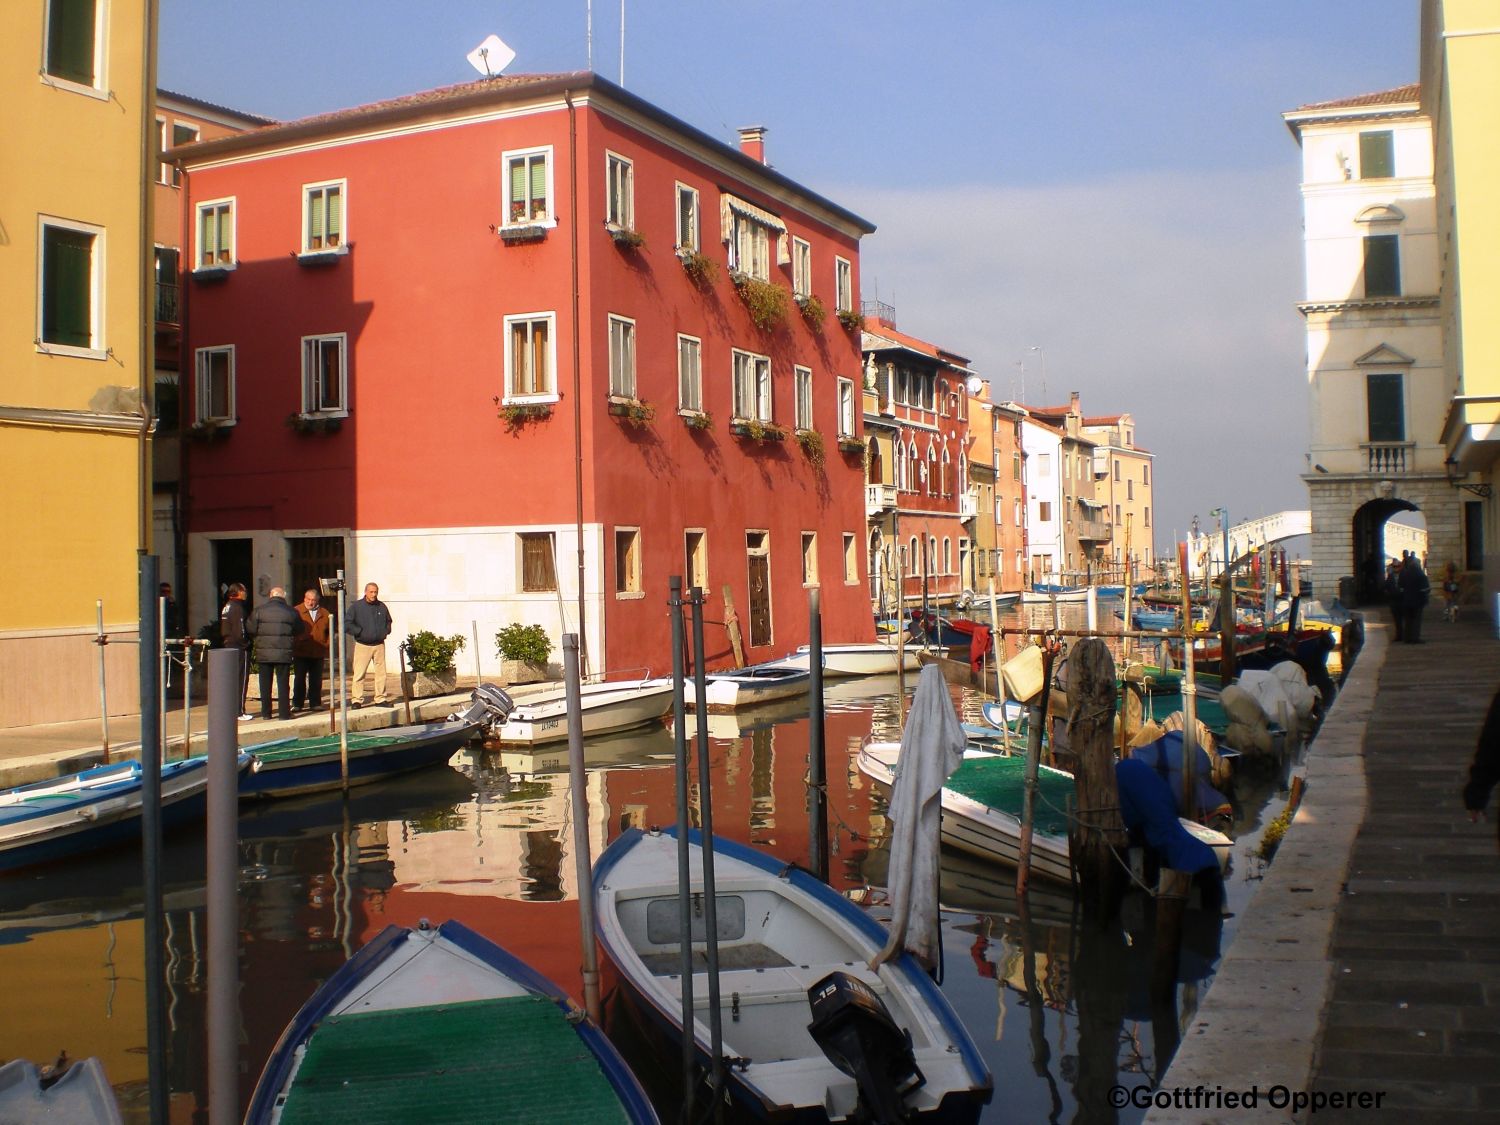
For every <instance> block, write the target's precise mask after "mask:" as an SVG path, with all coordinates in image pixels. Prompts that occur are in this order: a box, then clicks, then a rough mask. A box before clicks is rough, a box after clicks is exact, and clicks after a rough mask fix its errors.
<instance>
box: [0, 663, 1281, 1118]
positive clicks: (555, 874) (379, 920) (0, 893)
mask: <svg viewBox="0 0 1500 1125" xmlns="http://www.w3.org/2000/svg"><path fill="white" fill-rule="evenodd" d="M914 683H915V677H912V679H911V681H910V682H909V684H908V686H909V687H911V686H914ZM951 691H952V693H953V697H954V700H955V703H956V704H957V705H958V707H959V709H960V713H961V714H962V715H963V716H964V717H965V718H966V719H972V718H973V717H974V716H976V715H977V708H978V702H979V701H978V699H977V698H976V697H975V696H974V695H973V694H972V693H971V692H970V691H969V690H968V689H964V688H958V687H954V688H952V689H951ZM898 722H899V718H898V711H897V695H896V683H895V680H894V677H892V678H889V679H865V680H849V681H834V682H830V683H829V684H828V685H827V718H826V724H825V727H826V745H827V760H828V794H829V799H830V822H831V828H832V846H831V850H832V863H831V869H832V875H831V881H832V883H833V885H834V886H835V887H836V888H837V889H838V890H840V891H842V892H844V893H846V894H848V895H849V896H850V897H852V898H853V899H855V900H856V901H858V902H860V903H862V904H864V905H865V907H866V908H867V909H869V910H871V911H872V912H874V913H875V914H876V915H877V916H880V917H883V916H884V914H883V902H884V893H883V883H884V878H885V871H886V852H885V848H884V841H885V838H886V832H887V822H886V819H885V816H884V811H885V802H884V800H883V797H882V795H881V794H880V793H879V792H878V791H877V790H876V789H875V788H874V787H873V786H872V784H871V783H870V781H869V780H868V779H867V778H865V777H864V776H863V775H862V774H861V773H860V772H859V770H858V769H857V768H856V765H855V759H856V755H857V752H858V749H859V746H860V744H861V742H863V741H864V740H865V739H867V738H869V737H872V736H873V737H876V738H881V737H892V738H893V737H897V736H898ZM808 730H809V724H808V719H807V714H806V700H805V699H803V700H798V701H791V702H789V703H787V704H786V705H776V704H772V705H770V706H769V707H767V708H763V709H760V710H756V711H751V712H745V713H742V714H740V715H735V716H712V717H711V719H710V735H711V739H712V746H711V761H712V772H711V785H712V792H713V805H714V826H715V829H716V830H717V831H718V832H719V833H720V834H721V835H724V836H727V837H729V838H730V839H733V840H737V841H740V842H743V843H747V844H751V845H754V846H755V847H758V848H762V849H764V850H766V851H768V852H770V853H773V854H775V855H776V856H778V857H779V858H782V859H786V860H790V861H794V862H797V863H801V864H806V863H807V862H808V857H809V831H808V818H807V800H806V793H807V790H806V784H805V777H806V772H807V746H808ZM587 756H588V763H589V769H588V774H587V786H588V794H587V795H588V802H589V814H588V815H589V838H590V840H591V845H592V848H593V854H594V856H595V857H596V858H597V856H598V854H599V853H600V852H601V851H602V850H603V848H604V847H605V846H606V845H607V844H608V843H609V842H610V841H612V840H614V839H615V838H617V837H618V836H619V835H620V833H621V832H622V831H624V830H625V829H627V828H630V827H648V826H651V825H668V824H671V823H673V822H674V820H675V812H674V803H673V802H674V778H673V770H672V760H673V740H672V736H671V733H670V731H669V730H668V729H666V728H664V727H655V728H651V729H648V730H645V731H641V732H635V733H630V734H625V735H617V736H612V737H606V738H600V739H595V740H591V741H590V742H589V744H588V748H587ZM1285 782H1286V766H1285V764H1283V765H1282V766H1281V767H1279V768H1276V769H1269V770H1261V771H1248V772H1247V773H1246V774H1244V775H1242V777H1241V778H1240V780H1239V781H1238V782H1237V787H1238V791H1237V792H1236V793H1235V794H1234V797H1235V800H1236V803H1237V806H1238V808H1239V812H1240V815H1239V822H1238V824H1237V834H1238V836H1239V840H1240V842H1239V844H1238V846H1237V850H1236V855H1235V858H1234V865H1233V869H1232V872H1231V874H1230V875H1229V877H1228V880H1227V883H1228V892H1229V893H1228V897H1227V906H1226V908H1225V909H1226V910H1227V911H1228V914H1229V916H1228V917H1226V918H1221V917H1220V916H1219V912H1218V911H1212V912H1194V913H1190V914H1189V919H1188V924H1187V926H1186V928H1185V936H1184V946H1183V952H1182V957H1181V968H1180V972H1179V974H1178V984H1177V986H1176V989H1175V993H1174V994H1173V995H1172V996H1171V997H1168V998H1166V1001H1165V1003H1163V1001H1162V999H1161V998H1158V1001H1157V1003H1155V1004H1153V1002H1152V997H1151V995H1150V993H1149V990H1148V987H1147V986H1148V983H1149V981H1150V979H1151V966H1152V933H1153V923H1152V918H1151V908H1150V904H1149V901H1147V900H1146V899H1145V898H1144V896H1133V897H1132V898H1131V899H1130V900H1129V901H1128V902H1127V908H1126V910H1125V914H1124V921H1125V925H1124V927H1123V929H1122V930H1121V931H1119V932H1116V933H1111V934H1105V935H1100V934H1096V933H1094V932H1092V928H1091V927H1090V928H1083V927H1080V926H1079V925H1078V922H1077V919H1076V918H1075V917H1074V911H1073V907H1072V901H1071V898H1070V896H1069V894H1068V893H1067V891H1066V890H1065V889H1055V888H1052V887H1049V886H1047V885H1046V884H1042V885H1039V886H1038V887H1036V888H1034V890H1033V893H1032V895H1031V896H1030V903H1029V911H1028V917H1027V918H1025V919H1024V920H1023V919H1022V918H1021V916H1020V914H1019V911H1018V907H1017V903H1016V901H1015V895H1014V891H1013V882H1014V872H1013V871H1008V870H1004V869H999V868H991V867H989V866H987V865H985V864H983V863H981V862H978V861H975V860H970V859H966V858H964V857H961V856H957V855H951V854H946V853H945V855H944V857H943V867H942V879H943V886H942V898H943V904H944V907H945V910H944V913H943V926H942V934H943V952H944V956H943V980H942V987H943V990H944V992H945V994H946V995H947V996H948V998H949V999H950V1000H951V1002H952V1003H953V1005H954V1006H955V1008H956V1009H957V1010H958V1013H959V1015H960V1016H961V1017H962V1018H963V1021H964V1022H965V1024H966V1025H967V1027H968V1028H969V1031H970V1033H971V1034H972V1035H973V1037H974V1038H975V1040H976V1041H977V1042H978V1043H979V1045H980V1049H981V1051H982V1052H983V1054H984V1056H985V1058H986V1059H987V1061H988V1063H989V1065H990V1067H991V1069H992V1070H993V1072H994V1076H995V1091H996V1092H995V1097H994V1099H993V1101H992V1103H991V1104H990V1106H989V1107H988V1109H987V1111H986V1114H985V1120H986V1121H997V1122H998V1121H1026V1122H1032V1121H1099V1122H1107V1121H1125V1122H1130V1121H1135V1120H1138V1119H1139V1117H1140V1116H1141V1111H1139V1110H1134V1109H1126V1110H1115V1109H1113V1108H1111V1106H1110V1105H1109V1094H1108V1091H1109V1088H1110V1087H1111V1086H1113V1085H1116V1084H1120V1085H1125V1086H1134V1085H1139V1084H1144V1083H1149V1082H1150V1081H1152V1080H1153V1079H1154V1078H1155V1077H1156V1076H1157V1075H1158V1074H1159V1072H1160V1070H1161V1069H1162V1067H1163V1065H1164V1063H1165V1062H1166V1061H1167V1059H1169V1058H1170V1054H1171V1052H1172V1050H1173V1049H1174V1046H1175V1043H1176V1041H1177V1038H1178V1036H1179V1035H1180V1033H1181V1032H1180V1029H1181V1028H1183V1027H1185V1026H1186V1025H1187V1022H1188V1020H1189V1019H1190V1018H1191V1016H1192V1013H1193V1011H1194V1010H1195V1008H1196V1005H1197V1003H1198V1002H1199V1000H1200V999H1201V997H1202V995H1203V993H1204V991H1205V990H1206V989H1207V988H1208V987H1210V986H1211V983H1212V973H1213V969H1214V966H1215V965H1216V963H1217V958H1218V953H1219V950H1220V948H1221V947H1222V946H1223V945H1225V944H1227V942H1228V941H1229V939H1230V937H1231V936H1232V934H1233V930H1234V926H1235V921H1236V917H1237V915H1238V912H1239V911H1240V910H1241V909H1242V908H1243V906H1244V903H1245V902H1246V900H1247V899H1248V897H1249V895H1250V893H1251V889H1252V888H1253V885H1254V881H1255V880H1256V879H1257V878H1258V877H1259V876H1260V874H1261V872H1262V871H1263V864H1262V862H1261V861H1260V860H1259V859H1258V858H1257V857H1256V855H1255V851H1256V845H1257V840H1258V836H1259V830H1260V826H1261V823H1262V819H1263V817H1262V812H1263V810H1264V811H1265V817H1267V818H1268V817H1269V816H1272V815H1274V814H1275V812H1277V811H1279V809H1280V804H1281V802H1280V801H1279V800H1276V799H1275V795H1276V793H1277V792H1278V791H1279V790H1283V789H1284V786H1285ZM692 792H693V795H692V800H693V801H694V802H697V801H698V800H699V798H700V793H699V791H698V789H697V787H696V786H695V787H694V789H693V791H692ZM241 837H242V842H241V845H240V863H241V872H240V874H241V891H240V924H241V943H240V964H239V975H240V982H241V1009H242V1024H241V1031H240V1059H241V1064H242V1086H241V1099H242V1101H247V1100H248V1098H249V1095H250V1091H251V1089H252V1087H253V1085H254V1082H255V1079H256V1077H257V1076H258V1074H259V1072H260V1069H261V1066H262V1064H263V1063H264V1061H265V1059H266V1057H267V1055H268V1054H269V1053H270V1051H271V1048H272V1046H273V1045H274V1044H275V1042H276V1039H277V1037H278V1035H279V1034H280V1033H281V1030H282V1028H283V1027H284V1026H285V1024H286V1023H287V1021H288V1020H289V1019H290V1017H291V1016H292V1014H293V1013H294V1012H295V1011H296V1009H297V1008H298V1006H299V1005H301V1004H302V1002H303V1001H304V1000H306V999H307V997H308V996H309V995H311V993H312V992H313V990H314V989H315V988H316V987H317V986H318V985H319V984H320V983H321V982H322V981H323V980H325V979H326V978H327V977H328V976H329V975H330V974H331V973H332V972H333V971H334V970H336V969H337V968H338V967H339V965H341V964H342V963H343V962H344V961H345V960H346V959H347V958H348V957H349V956H350V955H351V954H352V953H353V952H354V951H355V950H357V949H358V948H360V946H362V945H363V944H364V943H365V942H367V941H369V940H370V939H371V938H373V937H374V936H375V935H376V934H378V933H379V932H380V931H381V930H382V929H383V928H384V927H386V926H388V925H393V924H394V925H401V926H410V925H414V924H415V923H416V922H417V921H418V920H419V919H422V918H427V919H431V920H432V921H433V922H439V921H442V920H446V919H449V918H456V919H459V920H461V921H462V922H464V923H465V924H466V925H468V926H471V927H472V928H474V929H476V930H478V931H479V932H481V933H483V934H485V935H486V936H488V937H490V938H493V939H494V940H496V941H498V942H500V943H502V944H504V945H505V946H507V947H509V948H510V949H511V950H512V951H514V952H515V953H516V954H518V955H519V956H520V957H522V958H523V959H525V960H527V961H529V962H531V963H532V964H534V965H536V966H537V967H538V968H539V969H540V970H541V971H542V972H543V973H544V974H546V975H547V976H549V977H551V978H552V979H554V980H556V981H557V982H559V983H560V984H562V985H563V986H564V987H565V988H567V989H568V990H569V991H570V992H571V993H573V995H575V996H581V991H582V990H581V982H580V978H579V970H578V964H579V949H578V942H579V934H578V908H577V885H576V881H575V875H574V863H573V857H572V854H571V852H572V839H573V836H572V824H571V820H570V791H569V779H568V772H567V761H566V750H565V748H563V747H558V748H556V749H545V750H542V751H539V752H516V753H511V752H508V751H507V752H480V751H474V752H469V751H465V752H463V753H461V754H460V755H458V756H457V757H455V758H454V759H453V761H452V764H451V766H449V767H442V768H437V769H431V770H427V771H424V772H421V773H417V774H411V775H407V776H406V777H404V778H399V779H396V780H394V781H392V782H388V783H384V784H381V785H377V786H370V787H366V788H361V789H356V790H354V791H353V792H352V794H351V795H350V796H349V798H348V799H347V800H346V799H344V798H343V797H341V796H338V795H333V796H324V797H311V798H303V799H299V800H294V801H285V802H268V803H265V804H263V805H261V806H258V807H247V808H246V809H245V810H244V815H243V816H242V818H241ZM164 884H165V893H166V905H167V912H168V916H167V927H166V934H167V943H168V959H167V980H168V982H169V988H170V996H169V1002H168V1019H169V1041H170V1059H169V1063H168V1069H169V1074H170V1078H171V1084H172V1089H173V1095H172V1120H173V1121H174V1122H178V1121H180V1122H189V1121H194V1122H197V1121H206V1106H207V1090H206V1079H205V1065H206V1063H205V1055H206V1033H205V1014H206V1013H205V1004H206V996H205V988H206V964H205V961H204V948H205V942H204V938H205V931H204V914H203V911H204V899H205V894H204V868H203V843H202V838H201V830H194V829H189V830H187V831H186V833H185V834H177V835H174V836H171V837H169V839H168V841H167V846H166V854H165V872H164ZM142 973H143V970H142V921H141V891H140V872H139V862H138V859H137V858H136V857H135V856H134V855H133V854H131V855H119V856H107V857H103V858H97V859H90V860H80V861H77V862H72V863H68V864H64V865H59V866H56V867H53V868H50V869H45V870H40V871H36V872H33V873H22V874H17V875H9V876H5V877H4V878H3V879H0V988H3V990H4V996H5V999H4V1007H5V1012H6V1015H5V1018H4V1019H3V1020H0V1060H4V1059H9V1058H15V1057H29V1058H31V1059H33V1060H38V1061H50V1060H53V1059H55V1058H56V1057H57V1056H58V1054H59V1053H60V1052H63V1051H66V1052H67V1054H68V1055H69V1056H70V1057H74V1058H77V1057H83V1056H88V1055H96V1056H99V1057H100V1058H102V1060H103V1062H104V1064H105V1067H106V1070H107V1073H108V1074H109V1076H110V1079H111V1081H113V1082H114V1083H115V1084H116V1085H117V1088H118V1089H119V1092H120V1094H121V1098H122V1103H123V1104H124V1105H125V1106H126V1107H127V1119H129V1120H132V1121H144V1120H146V1117H145V1112H144V1107H145V1104H146V1099H145V1092H144V1087H145V1079H146V1074H147V1060H146V1055H145V1042H146V1034H145V1020H144V988H143V983H142ZM662 1108H663V1110H664V1111H665V1112H663V1115H662V1116H663V1119H664V1120H671V1119H673V1118H675V1116H676V1115H675V1112H671V1111H670V1109H669V1107H662Z"/></svg>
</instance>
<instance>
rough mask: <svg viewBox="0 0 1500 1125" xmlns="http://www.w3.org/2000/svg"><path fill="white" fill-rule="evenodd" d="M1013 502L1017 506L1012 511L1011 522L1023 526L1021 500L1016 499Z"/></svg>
mask: <svg viewBox="0 0 1500 1125" xmlns="http://www.w3.org/2000/svg"><path fill="white" fill-rule="evenodd" d="M1013 503H1014V504H1015V508H1014V510H1013V511H1012V512H1011V522H1012V523H1014V524H1015V525H1016V526H1017V527H1020V526H1021V501H1020V500H1016V501H1013Z"/></svg>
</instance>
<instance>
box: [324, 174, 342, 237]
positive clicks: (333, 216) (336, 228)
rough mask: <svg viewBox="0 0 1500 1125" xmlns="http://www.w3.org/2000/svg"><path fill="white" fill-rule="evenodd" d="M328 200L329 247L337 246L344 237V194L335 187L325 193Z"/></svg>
mask: <svg viewBox="0 0 1500 1125" xmlns="http://www.w3.org/2000/svg"><path fill="white" fill-rule="evenodd" d="M324 197H325V198H326V199H327V200H328V245H330V246H337V245H338V244H339V243H340V242H342V241H343V237H344V193H343V191H342V190H341V189H339V188H336V187H333V188H328V189H326V191H325V192H324Z"/></svg>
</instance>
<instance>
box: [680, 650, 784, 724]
mask: <svg viewBox="0 0 1500 1125" xmlns="http://www.w3.org/2000/svg"><path fill="white" fill-rule="evenodd" d="M811 679H812V673H811V671H809V670H808V669H807V668H805V667H798V666H797V665H795V664H793V663H789V662H788V661H786V660H776V661H772V662H771V663H768V664H752V665H750V666H749V667H748V668H735V669H731V670H729V671H725V672H709V673H708V674H707V675H706V676H705V677H704V680H705V683H704V688H703V695H704V698H705V699H706V700H707V703H708V709H709V710H710V711H717V712H725V711H736V710H738V709H739V708H741V707H753V706H754V705H755V704H757V703H770V702H771V701H773V700H776V699H788V698H791V697H793V696H797V695H804V694H806V692H807V688H808V683H809V682H810V681H811ZM696 690H697V689H696V685H695V684H694V682H693V679H692V678H691V677H688V678H687V680H686V682H685V683H684V684H683V694H684V699H685V701H686V703H687V706H689V707H696V706H697V694H696Z"/></svg>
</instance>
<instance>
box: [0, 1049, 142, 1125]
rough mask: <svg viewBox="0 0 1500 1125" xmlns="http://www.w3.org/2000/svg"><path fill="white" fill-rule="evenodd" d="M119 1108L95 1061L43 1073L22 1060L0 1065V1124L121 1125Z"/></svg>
mask: <svg viewBox="0 0 1500 1125" xmlns="http://www.w3.org/2000/svg"><path fill="white" fill-rule="evenodd" d="M121 1120H122V1119H121V1117H120V1106H119V1103H117V1102H116V1101H115V1092H114V1090H113V1089H112V1088H111V1087H110V1084H109V1079H108V1078H107V1077H106V1076H105V1074H104V1064H103V1063H102V1062H100V1061H99V1060H98V1059H80V1060H78V1061H77V1062H74V1063H71V1064H70V1065H69V1066H68V1067H67V1068H66V1069H65V1070H63V1071H62V1072H61V1073H46V1074H44V1072H43V1071H41V1070H39V1069H38V1068H37V1067H36V1065H35V1064H33V1063H30V1062H27V1061H26V1060H25V1059H12V1060H11V1061H10V1062H8V1063H6V1064H5V1065H4V1066H0V1121H3V1122H4V1123H5V1125H42V1123H44V1122H68V1121H76V1122H87V1123H88V1125H120V1122H121Z"/></svg>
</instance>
